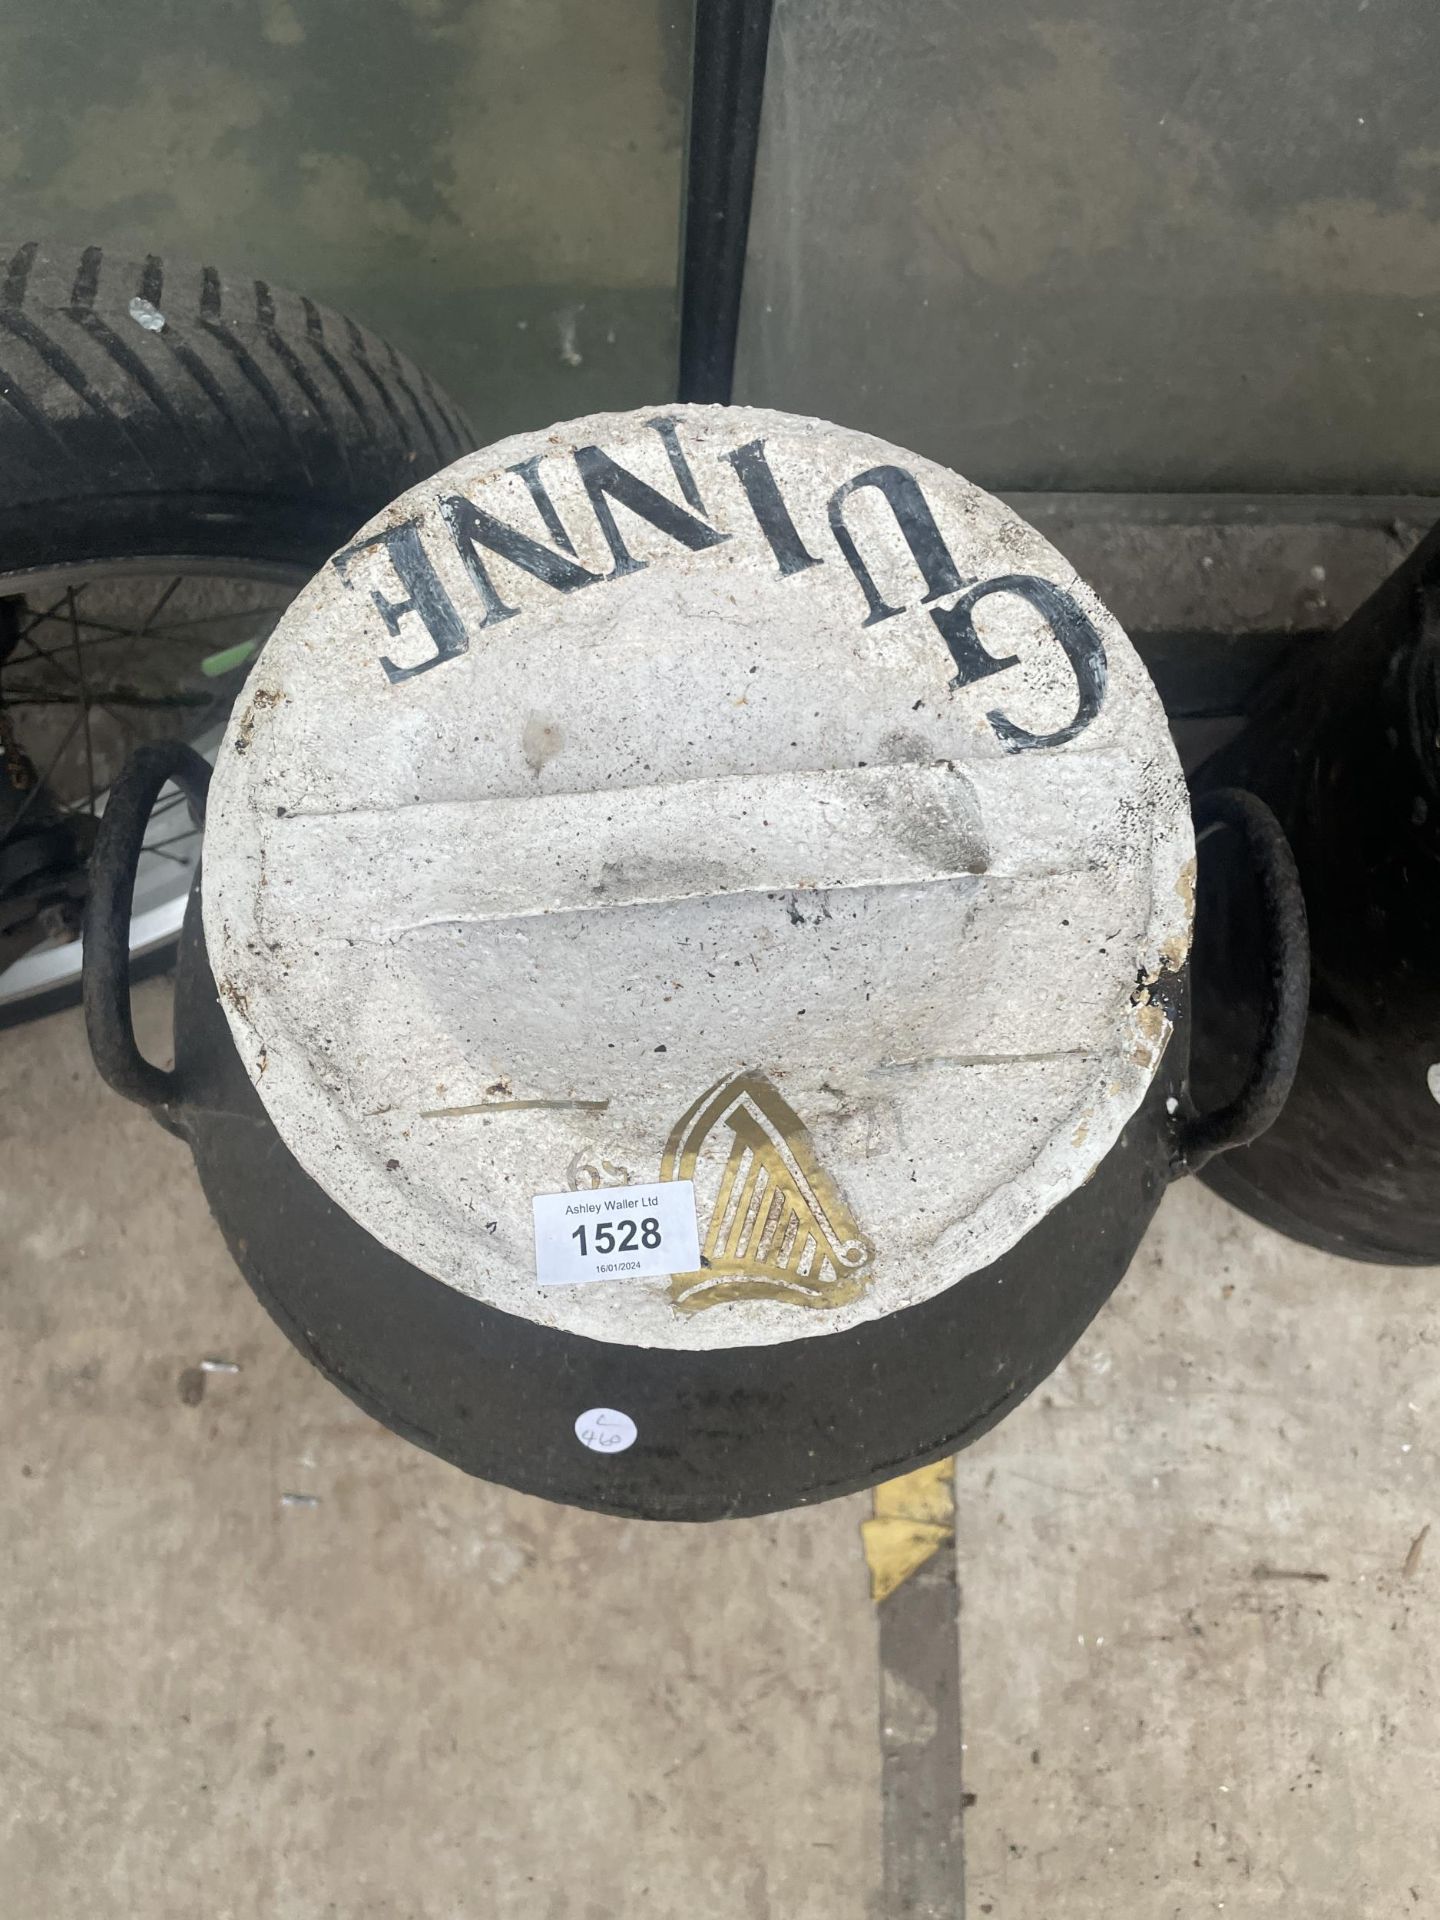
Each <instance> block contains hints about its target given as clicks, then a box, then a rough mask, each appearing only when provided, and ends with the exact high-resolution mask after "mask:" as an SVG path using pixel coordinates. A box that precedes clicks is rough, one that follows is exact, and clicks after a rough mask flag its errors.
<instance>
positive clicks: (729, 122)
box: [680, 0, 772, 406]
mask: <svg viewBox="0 0 1440 1920" xmlns="http://www.w3.org/2000/svg"><path fill="white" fill-rule="evenodd" d="M771 3H772V0H696V5H695V57H694V70H693V74H692V78H691V91H690V147H689V161H688V169H687V173H686V189H685V242H684V251H683V255H682V263H683V264H682V269H681V282H680V398H681V399H682V400H699V401H710V402H714V403H717V404H719V405H722V406H723V405H728V403H729V400H730V391H731V387H732V385H733V383H734V378H735V340H736V335H737V333H738V331H739V326H740V289H741V284H742V282H743V280H744V277H745V242H746V238H747V235H748V233H749V228H750V193H751V188H752V187H753V185H754V181H755V150H756V147H757V145H758V144H759V139H760V103H761V99H762V97H763V94H764V90H765V56H766V53H767V51H768V48H769V43H770V10H771Z"/></svg>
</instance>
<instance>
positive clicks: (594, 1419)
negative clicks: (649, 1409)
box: [575, 1407, 640, 1453]
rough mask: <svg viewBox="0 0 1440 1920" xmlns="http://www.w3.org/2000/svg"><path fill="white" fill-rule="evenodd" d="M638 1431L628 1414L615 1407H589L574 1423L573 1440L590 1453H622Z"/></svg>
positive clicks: (631, 1445)
mask: <svg viewBox="0 0 1440 1920" xmlns="http://www.w3.org/2000/svg"><path fill="white" fill-rule="evenodd" d="M639 1431H640V1430H639V1428H638V1427H637V1426H636V1425H635V1422H634V1421H633V1420H632V1419H631V1418H630V1416H629V1414H628V1413H621V1412H619V1410H618V1409H617V1408H615V1407H591V1408H590V1409H589V1411H588V1412H586V1413H582V1414H581V1415H580V1417H579V1419H578V1420H576V1422H575V1438H576V1439H577V1440H578V1441H579V1442H580V1444H581V1446H582V1447H589V1449H590V1451H591V1452H592V1453H624V1451H625V1449H626V1448H627V1447H633V1446H634V1444H635V1441H636V1437H637V1435H638V1434H639Z"/></svg>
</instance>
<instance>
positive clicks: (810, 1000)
mask: <svg viewBox="0 0 1440 1920" xmlns="http://www.w3.org/2000/svg"><path fill="white" fill-rule="evenodd" d="M997 583H1002V584H997ZM1193 858H1194V847H1193V841H1192V837H1191V831H1190V822H1189V812H1188V808H1187V804H1186V795H1185V788H1184V783H1183V780H1182V778H1181V773H1180V768H1179V765H1178V762H1177V760H1176V757H1175V752H1174V749H1173V747H1172V745H1171V741H1170V736H1169V732H1168V729H1167V727H1166V724H1165V717H1164V714H1163V712H1162V710H1161V706H1160V701H1159V699H1158V697H1157V695H1156V693H1155V690H1154V687H1153V686H1152V685H1151V683H1150V681H1149V679H1148V677H1147V675H1146V673H1145V671H1144V669H1143V668H1142V666H1141V665H1140V662H1139V660H1138V659H1137V658H1136V656H1135V654H1134V652H1133V650H1132V648H1131V647H1130V644H1129V642H1128V641H1127V640H1126V638H1125V636H1124V634H1123V633H1122V632H1121V630H1120V628H1119V627H1118V625H1117V624H1116V622H1115V621H1114V620H1113V619H1112V618H1111V617H1110V615H1109V614H1108V613H1106V612H1105V610H1104V609H1103V608H1102V607H1101V606H1100V604H1099V602H1098V601H1097V600H1096V598H1095V596H1094V595H1093V593H1091V592H1090V590H1089V589H1088V588H1087V587H1086V586H1084V585H1083V584H1082V583H1081V582H1080V581H1079V580H1078V579H1077V578H1076V576H1075V574H1074V571H1073V569H1072V568H1070V567H1069V566H1068V565H1067V564H1066V563H1065V562H1064V561H1063V560H1062V559H1061V557H1060V556H1059V554H1057V553H1056V552H1055V551H1054V550H1053V548H1051V547H1050V546H1048V545H1047V544H1046V542H1045V541H1044V540H1042V539H1041V538H1040V537H1039V535H1038V534H1036V533H1035V532H1033V531H1032V530H1031V529H1030V528H1029V527H1027V526H1026V525H1024V523H1023V522H1022V521H1020V520H1018V519H1017V518H1016V517H1015V515H1014V514H1013V513H1011V512H1009V511H1008V509H1006V508H1005V507H1003V506H1002V505H1000V503H999V502H998V501H996V500H994V499H992V498H991V497H990V496H988V495H987V494H984V493H982V492H980V491H979V490H978V489H977V488H975V487H972V486H970V485H969V484H968V483H967V482H965V481H964V480H961V479H959V478H957V477H956V476H955V475H954V474H952V473H949V472H947V471H946V470H945V469H943V468H941V467H938V466H935V465H933V464H932V463H930V462H929V461H925V460H920V459H917V458H916V457H915V456H914V455H912V454H907V453H904V452H902V451H900V450H899V449H897V448H894V447H890V446H886V445H885V444H883V443H881V442H879V441H876V440H872V439H870V438H868V437H867V436H865V435H862V434H857V433H850V432H847V431H844V430H842V429H840V428H837V427H832V426H828V425H826V424H825V423H823V422H820V421H813V420H802V419H795V418H792V417H790V416H787V415H784V414H777V413H769V412H761V411H756V410H752V409H746V408H733V409H728V408H719V407H690V408H686V407H673V408H670V409H668V410H665V411H663V412H662V411H658V410H657V411H651V412H641V413H633V414H606V415H597V416H594V417H592V418H590V419H586V420H579V421H573V422H571V423H569V424H568V425H564V426H558V427H555V428H553V429H552V430H551V431H550V432H548V433H544V434H534V435H526V436H521V437H518V438H515V439H511V440H506V441H503V442H501V443H500V444H499V445H498V446H495V447H491V448H488V449H486V450H485V451H483V452H480V453H476V454H473V455H471V456H470V457H469V458H468V459H465V460H462V461H460V462H459V463H457V464H456V465H455V466H453V467H451V468H450V469H449V470H448V471H447V472H445V473H443V474H440V475H438V476H437V477H436V478H434V479H432V480H428V481H426V482H424V484H423V485H421V486H418V487H416V488H415V489H414V490H413V491H412V492H410V493H408V494H407V495H405V497H404V498H403V499H401V500H399V501H397V502H395V503H394V505H392V506H391V507H389V508H388V509H387V510H386V511H385V512H384V513H383V514H381V515H380V516H378V517H377V518H376V519H375V520H373V521H372V522H371V523H370V525H369V526H368V527H367V528H366V529H365V530H364V532H363V533H362V534H360V535H359V537H358V538H357V539H356V540H355V541H354V542H353V543H352V545H351V546H350V547H349V548H347V549H346V550H345V551H344V552H343V553H341V554H339V555H337V556H336V558H335V559H334V560H333V561H331V562H330V563H329V564H328V565H327V566H326V567H324V568H323V569H322V570H321V572H320V573H319V574H318V575H317V577H316V578H315V579H314V580H313V581H312V582H311V584H310V585H309V586H308V587H307V588H306V590H305V591H304V592H303V593H302V594H301V595H300V597H299V598H298V599H297V600H296V602H295V604H294V606H293V607H292V608H291V609H290V611H289V613H288V614H287V615H286V616H285V618H284V619H283V620H282V622H281V623H280V626H279V627H278V628H277V630H276V632H275V634H274V635H273V637H272V638H271V640H270V641H269V643H268V645H267V646H266V648H265V650H264V653H263V655H262V656H261V658H260V660H259V661H258V663H257V665H256V667H255V670H254V672H253V673H252V675H251V677H250V680H249V683H248V685H247V687H246V689H245V692H244V694H243V696H242V697H241V699H240V701H239V703H238V705H237V707H236V710H235V713H234V716H233V718H232V720H231V724H230V728H229V731H228V733H227V736H226V739H225V744H224V746H223V748H222V750H221V753H220V757H219V763H218V766H217V768H216V774H215V779H214V784H213V786H212V788H211V800H210V809H209V823H208V826H207V830H206V847H205V870H204V907H205V932H206V939H207V942H208V945H209V951H210V956H211V961H212V965H213V967H214V972H215V978H216V980H217V982H218V984H219V987H220V992H221V996H222V999H223V1001H224V1004H225V1007H226V1011H227V1013H228V1015H229V1019H230V1024H231V1028H232V1030H233V1033H234V1036H235V1040H236V1044H237V1046H238V1047H239V1050H240V1054H241V1057H242V1058H243V1060H244V1061H245V1063H246V1066H247V1068H248V1069H249V1071H250V1073H251V1075H252V1077H253V1078H254V1079H255V1082H256V1085H257V1086H258V1088H259V1091H260V1095H261V1098H262V1099H263V1101H264V1103H265V1106H266V1108H267V1110H268V1112H269V1114H270V1117H271V1119H272V1120H273V1121H274V1123H275V1126H276V1128H277V1129H278V1130H279V1132H280V1134H281V1136H282V1138H283V1139H284V1140H285V1142H286V1144H287V1146H289V1148H290V1149H291V1151H292V1152H293V1153H294V1154H295V1156H296V1158H297V1159H298V1160H299V1161H300V1163H301V1165H302V1166H303V1167H305V1169H306V1170H307V1172H309V1173H310V1174H311V1175H312V1176H313V1177H314V1178H315V1179H316V1180H317V1181H318V1182H319V1184H320V1185H321V1186H322V1187H323V1188H324V1189H325V1190H326V1192H328V1193H329V1194H331V1195H332V1196H333V1197H334V1199H336V1200H337V1201H338V1202H339V1203H340V1204H341V1205H342V1206H343V1207H344V1208H345V1209H346V1211H347V1212H349V1213H350V1214H351V1215H353V1217H354V1218H355V1219H356V1220H357V1221H359V1222H360V1223H361V1225H363V1226H364V1227H365V1228H366V1229H367V1230H368V1231H369V1232H370V1233H372V1234H373V1235H374V1236H375V1237H376V1238H377V1239H378V1240H380V1241H382V1242H384V1244H385V1245H387V1246H389V1247H391V1248H393V1249H394V1250H395V1251H396V1252H397V1253H400V1254H402V1255H403V1256H404V1257H405V1258H406V1259H407V1260H410V1261H412V1262H413V1263H414V1264H415V1265H417V1266H419V1267H421V1268H423V1269H425V1270H426V1271H427V1272H429V1273H431V1274H434V1275H435V1276H436V1277H438V1278H439V1279H441V1280H443V1281H446V1282H448V1284H449V1285H451V1286H453V1287H457V1288H459V1289H460V1290H461V1291H462V1292H464V1293H467V1294H472V1295H474V1296H475V1298H477V1299H479V1300H483V1301H486V1302H488V1303H490V1304H491V1305H492V1306H495V1307H500V1308H503V1309H504V1310H505V1311H506V1312H508V1313H513V1314H518V1315H521V1316H524V1317H526V1318H528V1319H530V1320H533V1321H536V1322H539V1323H541V1324H544V1325H547V1326H553V1327H561V1328H567V1329H570V1330H571V1331H573V1332H576V1333H580V1334H585V1335H589V1336H591V1337H593V1338H596V1339H601V1340H609V1341H619V1342H626V1343H631V1344H637V1345H645V1346H668V1347H675V1348H698V1347H728V1346H749V1345H757V1344H764V1343H769V1342H774V1341H781V1340H793V1339H800V1338H808V1337H814V1336H817V1335H823V1334H826V1333H830V1332H834V1331H836V1330H838V1329H841V1328H846V1327H851V1326H854V1325H856V1324H857V1323H859V1322H861V1321H866V1320H871V1319H875V1318H877V1317H879V1316H882V1315H884V1314H888V1313H892V1312H894V1311H896V1310H897V1309H898V1308H901V1307H906V1306H909V1305H912V1304H914V1303H915V1302H918V1301H921V1300H924V1299H926V1298H927V1297H929V1296H930V1295H932V1294H934V1293H937V1292H938V1291H940V1290H941V1289H943V1288H946V1287H950V1286H953V1285H954V1284H955V1283H956V1282H957V1281H961V1280H963V1278H964V1276H965V1275H966V1274H968V1273H972V1272H974V1271H975V1270H976V1269H977V1268H980V1267H982V1266H985V1265H987V1264H988V1263H989V1262H990V1261H992V1260H994V1259H995V1258H996V1257H997V1256H998V1255H1000V1254H1001V1253H1003V1252H1004V1251H1005V1250H1006V1249H1007V1248H1009V1247H1011V1246H1013V1245H1014V1244H1015V1242H1016V1241H1017V1240H1019V1239H1020V1238H1021V1237H1022V1235H1024V1234H1025V1233H1026V1232H1027V1231H1028V1230H1029V1229H1030V1228H1031V1227H1032V1226H1033V1225H1034V1224H1035V1222H1036V1221H1037V1220H1039V1219H1040V1218H1041V1217H1042V1216H1043V1215H1044V1214H1045V1213H1047V1212H1048V1211H1049V1210H1050V1208H1052V1207H1053V1206H1055V1204H1056V1203H1057V1202H1058V1201H1059V1200H1061V1199H1062V1198H1063V1197H1064V1196H1065V1195H1066V1194H1067V1193H1069V1192H1071V1191H1072V1190H1073V1189H1074V1188H1075V1187H1076V1186H1077V1185H1079V1184H1080V1182H1082V1181H1083V1180H1084V1179H1085V1178H1086V1177H1087V1176H1088V1175H1089V1174H1090V1173H1091V1172H1092V1171H1093V1169H1094V1168H1095V1166H1096V1165H1097V1163H1098V1162H1099V1161H1100V1160H1101V1158H1102V1157H1103V1156H1104V1155H1105V1153H1106V1152H1108V1150H1109V1148H1110V1147H1111V1145H1112V1144H1113V1142H1114V1140H1115V1138H1116V1136H1117V1134H1118V1133H1119V1131H1120V1128H1121V1127H1122V1126H1123V1124H1124V1122H1125V1120H1126V1119H1127V1118H1128V1116H1129V1115H1130V1114H1131V1113H1132V1112H1133V1111H1134V1110H1135V1108H1136V1106H1137V1105H1138V1103H1139V1101H1140V1100H1141V1098H1142V1096H1143V1094H1144V1092H1145V1089H1146V1087H1147V1085H1148V1084H1149V1082H1150V1080H1151V1078H1152V1076H1153V1074H1154V1071H1155V1068H1156V1065H1157V1063H1158V1060H1159V1058H1160V1055H1161V1052H1162V1051H1163V1049H1164V1046H1165V1043H1166V1041H1167V1039H1168V1037H1169V1023H1168V1020H1167V1018H1166V1016H1165V1014H1164V1012H1163V1010H1162V1008H1161V1007H1160V1006H1159V1005H1157V1004H1155V1003H1154V1002H1152V1000H1151V998H1150V996H1149V994H1148V992H1147V990H1146V985H1145V983H1147V982H1151V981H1154V980H1156V979H1157V978H1158V977H1159V976H1160V975H1161V974H1162V973H1163V972H1165V971H1174V970H1176V969H1177V968H1178V967H1179V966H1180V965H1181V964H1182V963H1183V961H1184V958H1185V954H1186V951H1187V949H1188V945H1189V938H1190V886H1191V876H1192V873H1193ZM1137 981H1139V982H1140V983H1141V984H1140V985H1139V986H1138V987H1137V984H1136V983H1137ZM668 1180H689V1181H693V1183H694V1189H695V1206H696V1212H697V1216H698V1219H697V1226H698V1239H699V1245H700V1248H701V1261H702V1264H701V1266H700V1267H699V1268H698V1269H695V1270H693V1271H692V1272H690V1273H689V1274H682V1275H677V1276H665V1275H659V1276H657V1275H655V1274H653V1273H646V1274H644V1275H643V1277H637V1278H632V1279H628V1280H627V1279H625V1278H623V1277H619V1278H611V1277H602V1278H599V1279H596V1280H594V1281H592V1282H591V1283H589V1284H584V1285H562V1284H555V1285H549V1286H542V1285H541V1284H540V1283H539V1278H538V1276H537V1271H536V1226H535V1217H536V1216H535V1212H534V1209H533V1202H534V1200H535V1198H536V1196H538V1195H547V1194H555V1193H563V1192H565V1191H567V1190H571V1189H573V1190H576V1191H577V1192H579V1193H589V1192H590V1191H591V1190H593V1189H595V1188H597V1187H605V1188H609V1187H619V1186H624V1187H631V1188H635V1187H643V1186H644V1185H645V1184H646V1183H654V1182H658V1181H668ZM584 1217H585V1216H583V1215H581V1216H577V1218H579V1219H581V1221H582V1223H583V1219H584ZM638 1218H639V1216H638V1215H637V1220H638Z"/></svg>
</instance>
